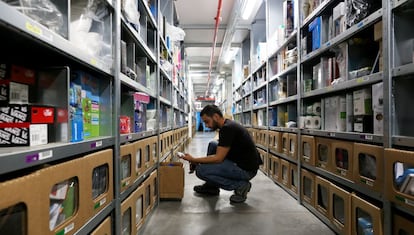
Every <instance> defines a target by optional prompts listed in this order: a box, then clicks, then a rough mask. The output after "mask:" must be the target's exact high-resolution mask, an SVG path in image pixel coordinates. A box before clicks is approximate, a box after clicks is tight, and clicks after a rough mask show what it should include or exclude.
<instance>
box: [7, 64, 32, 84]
mask: <svg viewBox="0 0 414 235" xmlns="http://www.w3.org/2000/svg"><path fill="white" fill-rule="evenodd" d="M36 75H37V74H36V71H35V70H32V69H28V68H25V67H23V66H19V65H14V64H5V63H2V64H0V79H4V80H9V81H13V82H17V83H21V84H27V85H35V83H36Z"/></svg>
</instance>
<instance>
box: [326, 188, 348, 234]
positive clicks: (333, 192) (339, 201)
mask: <svg viewBox="0 0 414 235" xmlns="http://www.w3.org/2000/svg"><path fill="white" fill-rule="evenodd" d="M329 190H330V200H331V212H330V216H331V221H332V224H333V225H334V226H335V227H336V228H337V229H338V231H340V234H350V230H351V194H350V193H349V192H348V191H345V190H344V189H342V188H340V187H338V186H336V185H334V184H332V183H331V187H330V189H329Z"/></svg>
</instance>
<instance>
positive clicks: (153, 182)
mask: <svg viewBox="0 0 414 235" xmlns="http://www.w3.org/2000/svg"><path fill="white" fill-rule="evenodd" d="M157 175H158V171H157V170H154V171H153V172H151V174H150V176H149V177H148V179H147V180H146V182H147V183H148V184H150V186H151V195H150V198H151V205H152V208H151V209H153V208H154V206H155V203H156V202H157V201H158V182H157V181H158V179H157Z"/></svg>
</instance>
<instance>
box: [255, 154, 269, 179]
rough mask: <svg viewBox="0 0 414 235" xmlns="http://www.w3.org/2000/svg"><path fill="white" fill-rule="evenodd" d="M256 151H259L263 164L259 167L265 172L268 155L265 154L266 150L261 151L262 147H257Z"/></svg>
mask: <svg viewBox="0 0 414 235" xmlns="http://www.w3.org/2000/svg"><path fill="white" fill-rule="evenodd" d="M257 151H258V152H259V155H260V158H261V159H262V161H263V164H262V165H260V166H259V167H260V169H261V170H262V171H263V173H265V174H267V170H268V156H267V152H266V151H263V150H262V149H259V148H258V149H257Z"/></svg>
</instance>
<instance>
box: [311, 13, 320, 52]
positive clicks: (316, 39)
mask: <svg viewBox="0 0 414 235" xmlns="http://www.w3.org/2000/svg"><path fill="white" fill-rule="evenodd" d="M309 32H311V33H312V51H314V50H316V49H318V48H320V47H321V44H322V36H321V34H322V17H321V16H319V17H316V18H315V19H314V20H313V21H312V22H311V23H310V24H309Z"/></svg>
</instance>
